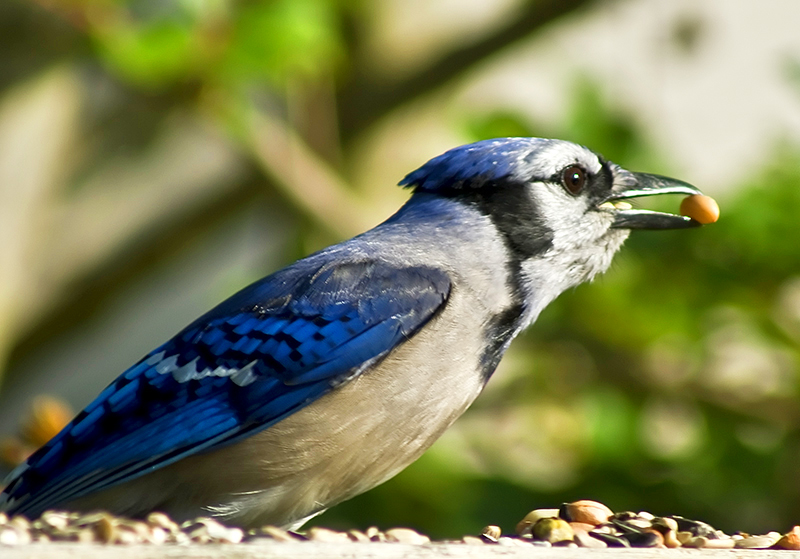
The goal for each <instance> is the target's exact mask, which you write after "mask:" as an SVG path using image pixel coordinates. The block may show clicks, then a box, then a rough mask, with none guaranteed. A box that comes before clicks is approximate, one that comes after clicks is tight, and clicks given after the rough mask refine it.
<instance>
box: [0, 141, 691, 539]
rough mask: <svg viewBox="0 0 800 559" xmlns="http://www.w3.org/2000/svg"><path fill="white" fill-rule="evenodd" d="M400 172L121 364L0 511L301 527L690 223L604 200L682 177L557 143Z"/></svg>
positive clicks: (389, 471)
mask: <svg viewBox="0 0 800 559" xmlns="http://www.w3.org/2000/svg"><path fill="white" fill-rule="evenodd" d="M401 185H406V186H408V187H411V188H413V191H414V192H413V195H412V196H411V198H410V200H409V201H408V202H407V203H406V204H405V205H404V206H403V208H401V209H400V210H399V211H398V212H397V213H396V214H395V215H394V216H392V217H391V218H389V219H388V220H387V221H385V222H384V223H382V224H381V225H379V226H377V227H376V228H374V229H372V230H371V231H368V232H366V233H364V234H363V235H360V236H358V237H356V238H354V239H351V240H350V241H346V242H344V243H342V244H340V245H336V246H334V247H330V248H329V249H326V250H323V251H321V252H319V253H317V254H315V255H312V256H309V257H308V258H305V259H303V260H300V261H298V262H296V263H295V264H293V265H291V266H289V267H288V268H285V269H284V270H281V271H280V272H277V273H275V274H273V275H272V276H269V277H267V278H265V279H263V280H261V281H259V282H256V283H255V284H253V285H251V286H249V287H247V288H245V289H244V290H242V291H240V292H239V293H237V294H235V295H234V296H233V297H231V298H230V299H228V300H227V301H225V302H223V303H222V304H220V305H219V306H217V307H216V308H215V309H212V310H211V311H210V312H208V313H206V314H205V315H204V316H202V317H200V318H199V319H198V320H196V321H195V322H193V323H192V324H190V325H189V326H187V327H186V328H185V329H184V330H183V331H181V332H179V333H178V334H177V335H176V336H175V337H174V338H172V339H171V340H169V341H167V342H166V343H165V344H163V345H161V346H160V347H158V348H156V349H155V350H153V351H152V352H150V353H149V354H148V355H146V356H145V357H144V358H143V359H142V360H140V361H139V362H138V363H136V364H135V365H133V366H132V367H131V368H129V369H128V370H127V371H125V372H124V373H123V374H122V375H121V376H120V377H119V378H117V380H115V381H114V382H113V383H112V384H111V385H110V386H108V387H107V388H106V389H105V390H104V391H103V392H102V393H101V394H100V395H99V396H98V397H97V398H96V399H95V400H94V401H93V402H92V403H91V404H89V406H87V407H86V409H84V410H83V411H82V412H81V413H80V414H79V415H78V416H77V417H76V418H75V419H74V420H73V421H72V422H71V423H70V424H69V425H68V426H67V427H66V428H65V429H64V430H63V431H62V432H61V433H59V434H58V435H56V437H54V438H53V440H51V441H50V442H49V443H47V444H46V445H45V446H44V447H42V448H41V449H39V450H38V451H37V452H36V453H34V454H33V455H32V456H31V458H30V459H29V460H28V462H27V463H26V464H25V465H24V466H22V467H21V468H19V469H18V470H17V471H16V472H14V473H12V476H11V477H10V478H9V482H8V486H7V487H6V488H5V490H4V491H3V492H2V493H0V510H5V511H8V512H11V513H12V514H13V513H23V514H26V515H28V516H36V515H38V514H39V513H41V512H42V511H43V510H44V509H46V508H48V507H54V506H66V507H70V508H72V507H74V508H77V509H78V510H93V509H95V508H104V509H107V510H110V511H112V512H117V513H123V514H132V515H137V516H143V515H145V514H147V513H148V512H150V511H152V510H162V511H165V512H167V513H169V514H171V515H172V516H173V517H174V518H176V519H180V520H185V519H189V518H192V517H194V516H197V515H199V514H213V515H215V516H217V517H218V518H221V519H223V520H225V521H229V522H232V523H237V524H239V525H242V526H249V527H254V526H258V525H261V524H264V523H271V524H277V525H281V526H287V527H291V526H298V525H300V524H302V523H303V522H304V520H305V519H308V518H309V517H311V516H313V515H315V514H318V513H319V512H321V511H323V510H325V509H326V508H328V507H330V506H333V505H335V504H336V503H338V502H341V501H342V500H345V499H348V498H350V497H353V496H355V495H357V494H359V493H361V492H363V491H366V490H368V489H370V488H371V487H374V486H375V485H377V484H379V483H382V482H384V481H386V480H387V479H389V478H390V477H391V476H393V475H395V474H397V473H398V472H399V471H401V470H402V469H403V468H404V467H406V466H407V465H409V464H410V463H411V462H413V461H414V460H415V459H416V458H418V457H419V456H420V455H421V454H422V452H424V451H425V449H427V448H428V447H430V445H431V444H433V442H434V441H435V440H436V439H437V438H438V437H439V436H440V435H441V434H442V433H443V432H444V430H445V429H446V428H447V427H448V426H449V425H451V424H452V422H453V421H455V420H456V418H457V417H458V416H459V415H460V414H461V413H463V412H464V410H466V409H467V407H468V406H469V405H470V404H471V403H472V401H473V400H474V399H475V398H476V397H477V396H478V394H479V393H480V391H481V390H482V388H483V386H484V384H485V382H486V381H487V379H488V378H489V377H490V376H491V375H492V373H493V372H494V370H495V367H496V366H497V364H498V363H499V361H500V359H501V358H502V356H503V353H504V352H505V350H506V349H507V348H508V346H509V344H510V343H511V340H512V339H513V338H514V336H516V335H517V334H518V333H519V332H520V331H521V330H522V329H523V328H525V327H526V326H527V325H528V324H530V323H531V322H532V321H534V320H535V319H536V317H537V316H538V314H539V313H540V312H541V311H542V309H544V308H545V306H546V305H547V304H548V303H549V302H550V301H552V300H553V299H554V298H555V297H557V296H558V295H559V294H560V293H561V292H563V291H564V290H566V289H569V288H570V287H573V286H576V285H578V284H580V283H582V282H584V281H588V280H589V279H591V278H592V277H594V276H595V275H596V274H598V273H601V272H603V271H604V270H606V269H607V268H608V266H609V265H610V263H611V259H612V257H613V255H614V253H615V252H616V250H617V249H618V248H619V247H620V246H621V244H622V242H623V241H624V240H625V238H626V237H627V235H628V233H629V230H630V229H668V228H684V227H694V226H696V225H699V223H697V222H695V221H694V220H692V219H690V218H687V217H682V216H676V215H671V214H665V213H658V212H648V211H646V210H633V209H630V207H629V206H627V207H626V206H624V205H616V206H615V205H614V202H616V201H618V200H620V199H623V198H626V197H631V196H644V195H648V194H657V193H678V192H680V193H684V194H698V193H699V191H698V190H697V189H695V188H694V187H691V186H690V185H687V184H686V183H683V182H680V181H674V180H671V179H666V178H664V177H658V176H655V175H646V174H643V173H631V172H629V171H625V170H624V169H621V168H620V167H618V166H616V165H613V164H611V163H610V162H607V161H605V160H603V159H602V158H601V157H599V156H598V155H597V154H595V153H593V152H591V151H590V150H588V149H586V148H583V147H581V146H578V145H575V144H572V143H569V142H562V141H558V140H544V139H538V138H501V139H496V140H487V141H483V142H477V143H475V144H471V145H467V146H461V147H458V148H455V149H452V150H450V151H448V152H447V153H444V154H443V155H440V156H439V157H436V158H434V159H432V160H430V161H429V162H428V163H426V164H425V165H423V166H422V167H420V168H419V169H418V170H416V171H414V172H412V173H410V174H409V175H407V176H406V177H405V178H404V179H403V181H401ZM234 443H235V444H234ZM184 459H185V460H184Z"/></svg>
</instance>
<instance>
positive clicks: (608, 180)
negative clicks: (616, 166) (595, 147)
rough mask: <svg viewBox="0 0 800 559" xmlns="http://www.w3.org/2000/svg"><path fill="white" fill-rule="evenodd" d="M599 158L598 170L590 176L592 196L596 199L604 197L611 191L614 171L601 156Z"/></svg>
mask: <svg viewBox="0 0 800 559" xmlns="http://www.w3.org/2000/svg"><path fill="white" fill-rule="evenodd" d="M599 159H600V172H599V173H596V174H593V175H592V178H591V181H592V185H591V193H592V198H596V199H597V200H598V201H599V200H602V199H604V198H605V197H606V196H607V195H608V193H609V192H611V187H613V186H614V173H613V172H612V171H611V165H609V163H608V161H606V160H605V159H603V158H602V157H599Z"/></svg>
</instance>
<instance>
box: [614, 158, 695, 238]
mask: <svg viewBox="0 0 800 559" xmlns="http://www.w3.org/2000/svg"><path fill="white" fill-rule="evenodd" d="M615 171H616V172H615V173H614V174H615V175H616V176H615V180H614V186H613V187H612V189H611V194H610V195H609V196H608V197H607V198H606V199H605V200H603V202H614V201H617V200H623V199H626V198H638V197H641V196H653V195H655V194H686V195H690V196H691V195H694V194H702V192H700V190H698V189H697V188H695V187H694V186H692V185H691V184H689V183H686V182H683V181H679V180H677V179H671V178H668V177H662V176H660V175H650V174H647V173H631V172H630V171H625V170H623V169H619V168H618V169H616V170H615ZM700 225H702V224H701V223H700V222H699V221H695V220H694V219H692V218H690V217H686V216H683V215H675V214H669V213H663V212H653V211H650V210H636V209H616V210H615V212H614V223H612V224H611V227H612V228H614V229H685V228H687V227H700Z"/></svg>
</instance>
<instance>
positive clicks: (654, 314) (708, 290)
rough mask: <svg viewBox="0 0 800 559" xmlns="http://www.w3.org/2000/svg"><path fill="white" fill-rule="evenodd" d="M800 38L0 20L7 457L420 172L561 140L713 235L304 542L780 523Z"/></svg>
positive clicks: (581, 17) (529, 337) (501, 380)
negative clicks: (586, 515) (629, 522)
mask: <svg viewBox="0 0 800 559" xmlns="http://www.w3.org/2000/svg"><path fill="white" fill-rule="evenodd" d="M798 22H800V3H798V2H796V0H742V1H738V2H728V1H725V0H617V1H599V0H594V1H592V0H535V1H524V0H378V1H367V0H360V1H359V0H270V1H260V2H257V1H238V2H237V1H235V0H4V1H2V2H0V374H2V381H1V384H0V434H5V435H7V436H8V437H11V438H6V439H5V441H4V442H3V443H2V446H0V450H2V456H3V458H4V459H5V460H6V462H7V465H8V464H10V463H11V462H13V461H14V460H16V459H19V458H20V457H21V456H24V453H25V452H27V451H28V450H27V449H26V447H25V446H24V445H25V443H24V441H22V440H20V439H17V438H13V437H16V436H17V435H16V434H17V432H18V430H19V429H20V425H22V431H23V435H25V436H27V438H28V440H36V434H37V433H36V431H37V429H39V430H40V431H41V430H44V432H45V433H46V432H47V429H46V427H47V426H48V422H49V423H56V424H57V423H58V422H59V421H60V415H61V414H62V413H67V412H61V411H59V410H60V408H59V407H58V405H57V404H55V403H53V402H49V401H47V400H42V399H41V396H42V395H47V394H49V395H53V396H56V397H58V398H60V399H62V400H63V401H65V402H67V403H68V404H69V405H70V406H72V409H73V410H77V409H80V408H81V407H83V406H84V405H86V404H87V403H88V402H89V401H90V400H91V399H92V398H93V397H94V396H95V395H96V394H97V393H98V392H99V391H100V390H101V389H102V387H104V386H105V385H106V384H107V383H108V382H110V381H111V380H112V379H113V378H114V377H116V376H117V375H118V374H119V373H120V372H122V371H123V370H124V369H125V368H126V367H127V366H128V365H130V364H131V363H133V362H134V361H135V360H137V359H138V358H139V357H141V356H142V355H143V354H145V353H146V352H147V351H149V350H150V349H152V348H153V347H155V346H156V345H158V344H159V343H161V342H162V341H164V340H165V339H166V338H167V337H169V336H171V335H172V334H174V333H175V332H177V331H178V330H179V329H180V328H181V327H183V326H184V325H185V324H186V323H188V322H190V321H191V320H192V319H194V318H195V317H197V316H198V315H199V314H201V313H202V312H203V311H205V310H206V309H208V308H210V307H211V306H212V305H214V304H216V303H217V302H219V301H220V300H222V299H224V298H225V297H227V296H229V295H230V294H232V293H233V292H234V291H236V290H237V289H238V288H241V287H243V286H245V285H246V284H248V283H249V282H251V281H254V280H256V279H258V278H260V277H262V276H263V275H266V274H267V273H269V272H272V271H274V270H276V269H278V268H280V267H281V266H283V265H285V264H287V263H289V262H291V261H293V260H295V259H296V258H298V257H301V256H303V255H305V254H307V253H309V252H310V251H313V250H315V249H318V248H321V247H323V246H326V245H327V244H330V243H332V242H335V241H337V240H340V239H343V238H346V237H348V236H351V235H353V234H355V233H358V232H360V231H363V230H364V229H365V228H368V227H370V226H372V225H374V224H377V223H378V222H380V221H382V220H383V219H384V218H386V217H387V216H388V215H390V214H391V213H392V212H393V211H394V210H395V209H396V208H397V207H398V206H399V205H400V204H401V203H402V202H403V201H404V200H405V198H406V197H407V196H408V193H407V192H404V191H403V190H401V189H399V188H397V187H395V186H394V185H395V184H396V183H397V181H398V180H399V179H401V178H402V177H403V176H404V174H405V173H407V172H408V171H410V170H413V169H414V168H416V167H417V166H419V165H420V164H422V163H423V162H425V161H426V160H427V159H429V158H430V157H433V156H435V155H438V154H439V153H441V152H442V151H444V150H446V149H448V148H450V147H453V146H455V145H458V144H462V143H467V142H471V141H475V140H479V139H483V138H489V137H495V136H510V135H524V136H529V135H530V136H547V137H559V138H563V139H568V140H573V141H576V142H580V143H583V144H585V145H588V146H589V147H591V148H593V149H595V150H597V151H599V152H601V153H603V154H604V155H605V156H607V157H608V158H610V159H612V160H613V161H615V162H617V163H619V164H621V165H623V166H626V167H628V168H631V169H634V170H646V171H650V172H657V173H661V174H668V175H672V176H676V177H679V178H682V179H684V180H687V181H689V182H692V183H694V184H696V185H697V186H699V187H701V188H702V189H703V190H704V191H705V192H706V193H708V194H710V195H712V196H715V197H716V198H717V199H718V200H719V202H720V206H721V207H722V218H721V220H720V221H719V223H717V224H715V225H713V226H710V227H705V228H703V229H701V230H693V231H676V232H636V233H634V235H633V236H632V238H631V239H630V241H629V242H628V243H627V245H626V247H625V248H624V250H623V252H622V253H621V254H620V255H619V256H618V257H617V259H616V261H615V264H614V266H613V267H612V269H611V270H610V271H609V272H608V273H607V274H606V275H605V276H604V277H603V278H601V279H599V280H597V281H595V282H594V284H593V285H584V286H581V287H580V288H578V289H576V290H574V291H572V292H569V293H566V294H564V295H563V296H562V297H561V298H560V299H559V300H558V301H557V302H555V303H554V304H552V305H551V306H550V307H549V308H548V309H547V310H546V311H545V312H544V313H543V315H542V316H541V318H540V319H539V321H538V323H537V324H535V325H534V327H532V328H531V329H530V331H529V332H527V333H526V334H525V335H523V336H522V337H521V338H520V339H519V340H517V341H516V342H515V344H514V346H513V348H512V351H510V352H509V354H508V355H507V357H506V359H505V360H504V361H503V363H502V364H501V366H500V368H499V370H498V372H497V373H496V375H495V376H494V378H493V379H492V380H491V382H490V383H489V385H488V387H487V389H486V391H485V393H484V394H483V395H482V396H481V397H480V398H479V399H478V401H477V402H476V404H475V405H474V406H473V407H472V409H471V410H470V411H469V412H468V413H467V414H466V415H465V416H464V417H463V418H462V419H461V420H459V421H458V423H457V424H456V425H455V426H454V427H453V428H452V429H451V430H450V431H448V432H447V433H446V434H445V436H444V437H443V438H442V439H441V440H440V441H439V442H438V443H437V444H436V445H435V446H434V447H433V448H432V449H431V450H430V451H429V452H428V453H427V454H426V455H425V456H424V457H423V458H422V459H420V460H419V461H418V462H417V463H416V464H414V465H413V466H411V467H410V468H408V469H407V470H406V471H404V472H403V473H401V474H400V475H399V476H397V477H396V478H395V479H393V480H392V481H390V482H388V483H386V484H385V485H383V486H382V487H380V488H378V489H376V490H373V491H371V492H369V493H368V494H366V495H363V496H361V497H359V498H357V499H354V500H353V501H351V502H349V503H345V504H343V505H340V506H338V507H336V508H335V509H333V510H332V511H330V512H328V513H326V514H325V515H323V516H321V517H319V518H318V519H316V520H315V522H316V523H318V524H322V525H327V526H332V527H344V526H348V527H360V528H365V527H367V526H369V525H373V524H377V525H379V526H382V527H389V526H392V525H408V526H413V527H416V528H418V529H421V530H424V531H425V532H427V533H429V534H431V535H433V536H436V537H459V536H461V535H462V534H464V533H475V531H476V530H479V529H480V528H481V526H483V525H485V524H488V523H497V524H501V525H502V526H503V528H504V529H506V530H511V529H512V528H513V525H514V523H515V522H516V521H517V520H519V518H521V517H522V516H523V515H524V514H525V513H526V512H527V511H529V510H531V509H533V508H537V507H542V506H557V505H558V504H559V503H561V502H562V501H567V500H573V499H576V498H593V499H597V500H600V501H603V502H605V503H606V504H608V505H609V506H610V507H611V508H612V509H614V510H634V511H636V510H642V509H644V510H649V511H651V512H653V513H656V514H670V513H672V514H682V515H684V516H689V517H694V518H700V519H703V520H706V521H707V522H710V523H712V524H714V525H716V526H717V527H718V528H722V529H726V530H737V529H741V530H748V531H751V532H759V531H762V530H768V529H777V530H781V531H786V530H787V529H788V528H789V527H791V526H792V525H793V524H796V523H798V521H800V405H799V402H798V389H799V388H800V370H799V369H798V356H799V355H800V351H799V350H800V345H799V344H800V219H798V215H800V33H798V32H797V24H798ZM657 203H660V204H662V206H661V207H663V208H669V209H670V210H672V211H675V210H676V209H677V205H678V203H679V200H677V199H673V200H663V201H661V202H653V201H650V200H648V207H650V208H653V204H657ZM653 209H655V208H653ZM37 397H39V399H38V400H35V399H36V398H37ZM34 401H35V402H36V404H35V406H34V407H35V408H36V410H37V411H36V412H35V415H36V417H37V418H38V419H37V422H34V423H31V420H30V419H29V416H30V414H31V413H33V412H31V406H33V405H34V404H33V402H34ZM40 438H41V434H40ZM28 444H30V443H28Z"/></svg>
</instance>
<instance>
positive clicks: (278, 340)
mask: <svg viewBox="0 0 800 559" xmlns="http://www.w3.org/2000/svg"><path fill="white" fill-rule="evenodd" d="M449 288H450V284H449V280H448V278H447V277H446V276H444V275H443V274H442V273H441V272H439V271H436V270H434V269H430V268H420V267H409V268H394V267H389V266H386V265H384V264H380V263H376V262H371V261H364V262H355V263H342V264H339V263H336V262H332V263H331V262H323V263H322V265H321V266H320V265H318V268H317V269H316V270H307V269H302V270H300V269H298V267H297V266H296V267H295V268H291V267H290V268H288V269H286V270H284V271H282V272H280V273H278V274H275V275H273V276H270V277H268V278H265V279H264V280H262V281H260V282H258V283H256V284H254V285H252V286H250V287H249V288H247V289H245V290H244V291H242V292H240V293H239V294H237V295H236V296H234V297H233V298H231V299H230V300H228V301H226V302H224V303H222V304H221V305H220V306H218V307H217V308H215V309H213V310H212V311H210V312H209V313H207V314H206V315H205V316H204V317H201V318H200V319H198V320H197V321H195V322H194V323H193V324H191V325H190V326H188V327H187V328H186V329H184V330H183V331H182V332H180V333H179V334H178V335H176V336H175V337H174V338H173V339H172V340H170V341H169V342H167V343H166V344H164V345H162V346H161V347H159V348H157V349H156V350H154V351H152V352H151V353H150V354H149V355H147V356H146V357H144V358H143V359H142V360H141V361H139V363H137V364H136V365H134V366H133V367H131V368H130V369H129V370H128V371H126V372H125V373H123V374H122V375H121V376H120V377H119V378H118V379H117V380H116V381H115V382H114V383H113V384H111V385H110V386H109V387H108V388H107V389H106V390H104V391H103V392H102V393H101V394H100V396H99V397H98V398H97V399H96V400H95V401H94V402H92V403H91V404H90V405H89V406H88V407H87V408H86V409H85V410H84V411H83V412H81V414H79V415H78V416H77V417H76V418H75V419H74V420H73V421H72V423H70V425H69V426H68V427H67V428H66V429H65V430H64V431H62V432H61V433H60V434H59V435H57V436H56V437H55V438H54V439H53V440H51V441H50V442H49V443H47V444H46V445H45V446H44V447H43V448H41V449H40V450H39V451H38V452H37V453H36V454H35V455H34V456H33V457H32V458H31V459H30V460H29V462H28V466H27V468H26V470H25V471H24V472H23V473H22V475H21V476H19V477H17V478H16V479H15V480H14V481H13V482H12V484H11V485H10V486H9V487H8V488H7V490H6V491H7V493H8V495H9V497H8V498H9V500H10V501H12V502H13V504H12V506H11V508H10V510H11V511H12V512H16V513H24V514H27V515H32V516H35V515H37V514H38V513H40V512H41V511H42V510H43V507H45V506H47V505H48V504H50V503H53V502H66V501H70V500H73V499H76V498H78V497H81V496H83V495H85V494H87V493H90V492H94V491H98V490H101V489H104V488H106V487H109V486H112V485H115V484H118V483H121V482H123V481H127V480H129V479H133V478H135V477H137V476H140V475H142V474H144V473H147V472H148V471H151V470H152V469H153V468H159V467H163V466H165V465H168V464H170V463H173V462H175V461H176V460H179V459H181V458H184V457H186V456H188V455H192V454H195V453H198V452H201V451H206V450H210V449H213V448H216V447H219V446H220V445H224V444H229V443H231V442H234V441H237V440H239V439H241V438H242V437H244V436H247V435H250V434H252V433H253V432H254V431H259V430H262V429H265V428H267V427H269V426H270V425H272V424H273V423H275V422H276V421H279V420H280V419H281V418H283V417H285V416H287V415H289V414H291V413H293V412H295V411H297V410H298V409H300V408H302V407H304V406H306V405H307V404H309V403H310V402H312V401H313V400H315V399H317V398H319V397H320V396H322V395H323V394H325V393H326V392H328V391H329V390H331V388H333V387H335V386H336V385H337V384H339V383H341V382H343V381H344V380H346V379H348V378H350V377H352V376H353V375H357V374H359V373H360V372H361V371H362V370H363V369H364V368H365V367H366V366H367V365H369V364H371V363H374V362H375V361H376V360H378V359H380V358H381V357H382V356H384V355H385V354H386V353H387V352H388V351H390V350H391V349H392V348H394V347H395V346H396V345H397V344H399V343H402V341H403V340H404V339H406V338H407V337H410V336H411V335H412V334H413V333H414V332H415V331H416V330H417V329H419V328H420V327H421V326H422V325H423V324H424V323H425V322H426V321H428V320H429V319H430V318H431V317H432V316H433V315H434V314H435V313H436V311H437V309H438V308H439V307H440V306H441V305H442V304H443V303H444V302H445V300H446V298H447V295H448V292H449Z"/></svg>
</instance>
